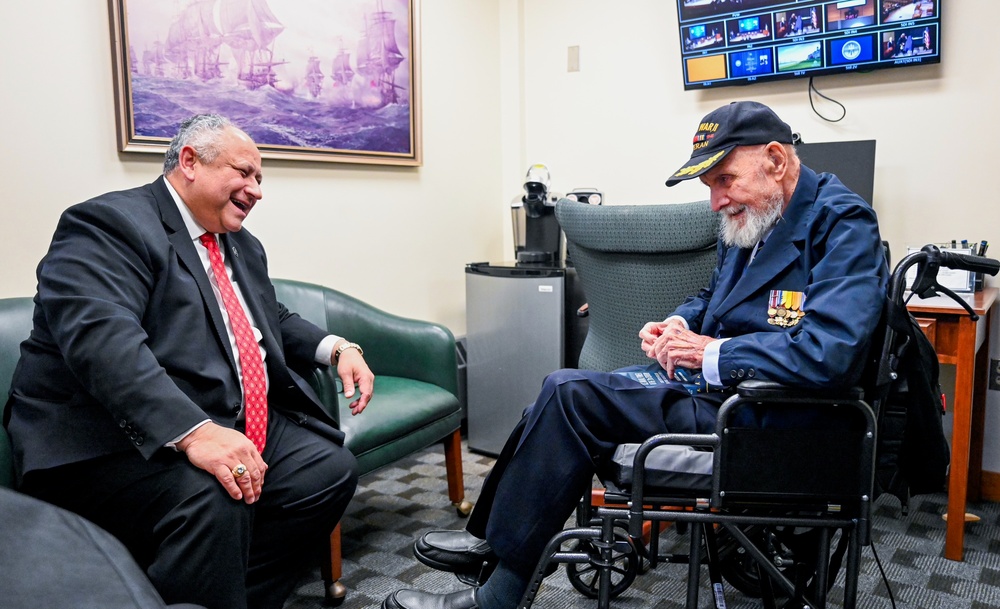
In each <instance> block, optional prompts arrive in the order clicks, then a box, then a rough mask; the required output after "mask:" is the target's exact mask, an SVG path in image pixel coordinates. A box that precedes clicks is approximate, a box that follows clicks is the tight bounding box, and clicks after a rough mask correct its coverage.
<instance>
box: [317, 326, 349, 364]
mask: <svg viewBox="0 0 1000 609" xmlns="http://www.w3.org/2000/svg"><path fill="white" fill-rule="evenodd" d="M341 340H343V337H340V336H337V335H335V334H331V335H329V336H327V337H326V338H324V339H323V340H321V341H319V346H318V347H316V363H317V364H325V365H327V366H330V365H332V364H333V347H334V346H335V345H336V344H337V342H338V341H341Z"/></svg>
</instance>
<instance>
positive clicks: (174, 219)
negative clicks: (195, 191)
mask: <svg viewBox="0 0 1000 609" xmlns="http://www.w3.org/2000/svg"><path fill="white" fill-rule="evenodd" d="M163 180H164V178H163V177H162V176H161V177H160V178H159V179H158V180H157V181H156V182H154V183H153V195H154V196H155V198H156V204H157V205H158V206H159V208H160V218H161V219H162V221H163V227H164V230H165V231H166V233H167V239H168V240H169V241H170V243H171V245H173V247H174V251H175V252H176V253H177V258H178V260H179V261H180V265H181V266H182V267H184V268H185V269H186V270H187V272H188V273H190V274H191V277H192V278H194V282H195V284H196V285H197V286H198V291H199V292H200V294H201V299H202V301H203V302H204V303H205V310H206V311H208V315H209V317H210V318H211V320H212V328H213V329H214V330H215V337H216V339H217V340H218V341H219V343H220V344H221V345H223V349H222V351H223V352H224V353H225V354H226V357H227V358H228V359H229V365H230V366H232V369H233V372H234V373H235V372H236V360H235V359H234V355H233V353H232V349H230V348H229V333H228V332H227V331H226V325H225V322H224V321H223V319H222V310H221V309H220V308H219V301H218V299H217V298H216V297H215V292H214V291H213V290H212V284H211V283H210V282H209V280H208V274H207V273H206V272H205V267H204V266H203V265H202V262H201V258H199V257H198V251H197V250H196V249H195V246H194V241H193V240H192V239H191V235H190V233H188V230H187V227H186V226H185V225H184V219H183V218H181V213H180V212H179V211H178V210H177V204H176V203H174V199H173V197H171V196H170V191H169V190H167V187H166V186H165V185H164V184H163Z"/></svg>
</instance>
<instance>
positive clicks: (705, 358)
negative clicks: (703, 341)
mask: <svg viewBox="0 0 1000 609" xmlns="http://www.w3.org/2000/svg"><path fill="white" fill-rule="evenodd" d="M727 340H729V339H728V338H718V339H716V340H713V341H712V342H710V343H708V344H707V345H705V353H704V354H702V358H701V375H702V377H703V378H704V379H705V382H706V383H708V384H709V385H714V386H716V387H722V378H721V375H720V374H719V351H720V350H721V349H722V343H724V342H726V341H727Z"/></svg>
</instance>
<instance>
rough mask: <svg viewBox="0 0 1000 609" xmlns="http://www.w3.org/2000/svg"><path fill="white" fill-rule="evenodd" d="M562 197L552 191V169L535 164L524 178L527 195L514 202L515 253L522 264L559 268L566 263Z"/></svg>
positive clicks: (511, 207)
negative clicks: (558, 219)
mask: <svg viewBox="0 0 1000 609" xmlns="http://www.w3.org/2000/svg"><path fill="white" fill-rule="evenodd" d="M557 200H559V195H557V194H556V193H552V192H550V191H549V170H548V168H547V167H545V165H541V164H535V165H532V166H531V167H529V168H528V173H527V175H526V176H525V178H524V194H523V195H520V196H517V197H514V200H513V201H511V203H510V211H511V216H512V217H511V220H512V222H513V225H514V251H515V253H516V254H517V261H518V262H519V263H530V264H539V265H552V266H558V265H560V264H562V260H563V239H562V230H560V228H559V223H558V222H556V201H557Z"/></svg>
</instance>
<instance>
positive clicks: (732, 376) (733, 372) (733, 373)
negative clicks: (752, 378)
mask: <svg viewBox="0 0 1000 609" xmlns="http://www.w3.org/2000/svg"><path fill="white" fill-rule="evenodd" d="M729 378H733V379H734V378H736V371H735V370H730V371H729Z"/></svg>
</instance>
